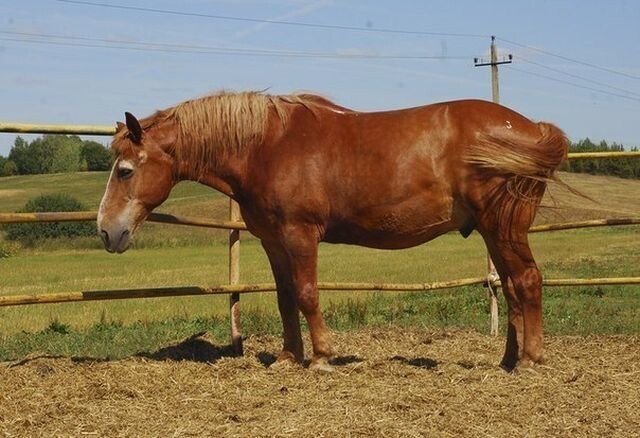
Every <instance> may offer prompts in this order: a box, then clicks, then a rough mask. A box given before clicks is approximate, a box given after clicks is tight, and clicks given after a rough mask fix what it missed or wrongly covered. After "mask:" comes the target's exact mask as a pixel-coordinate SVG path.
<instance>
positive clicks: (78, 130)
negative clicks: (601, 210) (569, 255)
mask: <svg viewBox="0 0 640 438" xmlns="http://www.w3.org/2000/svg"><path fill="white" fill-rule="evenodd" d="M0 132H9V133H20V134H77V135H82V134H84V135H113V134H115V132H116V128H115V126H108V125H66V124H48V123H47V124H42V123H18V122H0ZM632 157H640V151H623V152H570V153H569V155H568V157H567V158H568V159H569V160H579V159H586V158H589V159H603V158H632Z"/></svg>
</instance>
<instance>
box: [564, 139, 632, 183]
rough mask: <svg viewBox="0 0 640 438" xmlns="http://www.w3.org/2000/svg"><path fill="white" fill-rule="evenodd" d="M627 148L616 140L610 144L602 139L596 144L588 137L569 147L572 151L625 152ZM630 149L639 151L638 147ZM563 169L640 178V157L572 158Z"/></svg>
mask: <svg viewBox="0 0 640 438" xmlns="http://www.w3.org/2000/svg"><path fill="white" fill-rule="evenodd" d="M625 150H626V149H625V148H624V146H623V145H621V144H618V143H616V142H613V143H611V144H608V143H607V142H606V141H604V140H602V141H601V142H600V143H598V144H596V143H593V142H592V141H591V140H590V139H588V138H585V139H584V140H580V141H578V142H577V143H573V144H572V145H571V147H570V149H569V151H570V152H624V151H625ZM628 150H630V151H638V148H637V147H633V148H630V149H628ZM561 170H564V171H567V172H577V173H589V174H591V175H611V176H617V177H620V178H636V179H640V159H638V158H635V157H634V158H604V159H598V160H596V159H580V160H571V161H567V162H566V163H565V164H564V166H563V167H562V169H561Z"/></svg>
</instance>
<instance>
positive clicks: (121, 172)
mask: <svg viewBox="0 0 640 438" xmlns="http://www.w3.org/2000/svg"><path fill="white" fill-rule="evenodd" d="M131 176H133V169H129V168H128V167H119V168H118V178H120V179H129V178H131Z"/></svg>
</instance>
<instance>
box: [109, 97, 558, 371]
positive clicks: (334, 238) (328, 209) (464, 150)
mask: <svg viewBox="0 0 640 438" xmlns="http://www.w3.org/2000/svg"><path fill="white" fill-rule="evenodd" d="M112 149H113V151H114V152H115V154H116V155H117V158H116V160H115V164H114V165H113V170H112V171H111V176H110V178H109V182H108V184H107V188H106V192H105V194H104V197H103V199H102V202H101V204H100V210H99V213H98V230H99V233H100V235H101V237H102V239H103V241H104V245H105V248H106V249H107V251H109V252H118V253H121V252H123V251H125V250H126V249H127V248H128V246H129V243H130V240H131V237H132V236H133V233H134V232H135V230H136V229H137V228H138V227H139V226H140V224H141V223H142V222H143V221H144V220H145V218H146V217H147V216H148V215H149V213H150V212H151V210H153V209H154V208H155V207H157V206H158V205H160V204H162V202H163V201H164V200H165V199H167V197H168V196H169V192H170V191H171V188H172V187H173V186H174V185H175V184H176V183H177V182H178V181H181V180H194V181H198V182H200V183H202V184H205V185H208V186H210V187H212V188H214V189H216V190H218V191H220V192H222V193H224V194H225V195H227V196H229V197H231V198H233V199H234V200H236V201H237V202H238V203H239V204H240V209H241V212H242V217H243V219H244V221H245V222H246V224H247V228H248V229H249V231H250V232H251V233H252V234H254V235H255V236H257V237H258V238H259V239H260V241H261V242H262V246H263V247H264V249H265V251H266V253H267V256H268V258H269V262H270V264H271V268H272V271H273V275H274V277H275V282H276V285H277V290H278V293H277V296H278V307H279V310H280V315H281V317H282V324H283V332H284V334H283V337H284V346H283V350H282V352H281V353H280V355H279V356H278V359H277V361H276V363H275V365H278V364H281V363H287V362H294V363H295V362H297V363H301V362H302V361H303V359H304V354H303V347H302V338H301V333H300V319H299V311H300V312H302V314H303V315H304V317H305V318H306V320H307V322H308V326H309V332H310V335H311V341H312V344H313V358H312V361H311V365H310V367H311V368H315V369H330V368H331V366H330V365H329V359H330V358H331V356H332V348H331V342H330V339H329V333H328V331H327V327H326V325H325V322H324V319H323V317H322V313H321V311H320V308H319V305H318V289H317V251H318V243H319V242H321V241H322V242H331V243H347V244H355V245H363V246H367V247H372V248H387V249H400V248H408V247H412V246H415V245H420V244H422V243H424V242H427V241H429V240H432V239H434V238H435V237H437V236H440V235H442V234H444V233H447V232H449V231H452V230H458V231H459V232H460V233H461V234H462V235H463V236H464V237H467V236H468V235H469V234H470V233H471V232H472V231H473V230H477V231H478V232H479V233H480V234H481V235H482V237H483V239H484V241H485V243H486V246H487V248H488V251H489V253H490V255H491V257H492V259H493V261H494V263H495V265H496V268H497V271H498V274H499V276H500V279H501V282H502V287H503V291H504V294H505V296H506V300H507V303H508V308H509V324H508V330H507V342H506V350H505V353H504V357H503V359H502V362H501V366H502V367H503V368H505V369H507V370H513V369H514V368H515V367H516V366H518V365H528V364H531V363H537V362H541V361H542V359H543V354H542V316H541V301H542V298H541V286H542V277H541V274H540V271H539V269H538V267H537V266H536V263H535V261H534V258H533V255H532V253H531V250H530V248H529V243H528V239H527V230H528V229H529V227H530V225H531V223H532V221H533V219H534V216H535V214H536V211H537V209H538V206H539V204H540V200H541V198H542V196H543V194H544V192H545V190H546V185H547V182H548V180H549V179H550V178H552V177H553V173H554V171H555V170H556V169H557V168H558V166H560V165H561V164H562V162H563V161H564V160H565V158H566V154H567V149H568V141H567V138H566V137H565V135H564V134H563V132H562V131H561V130H559V129H558V128H556V127H555V126H553V125H551V124H548V123H543V122H539V123H535V122H532V121H530V120H529V119H527V118H525V117H524V116H522V115H520V114H518V113H516V112H514V111H512V110H510V109H508V108H505V107H503V106H500V105H497V104H493V103H490V102H485V101H481V100H461V101H453V102H445V103H436V104H432V105H427V106H421V107H416V108H409V109H401V110H395V111H385V112H370V113H364V112H358V111H353V110H349V109H347V108H344V107H340V106H338V105H336V104H334V103H332V102H330V101H329V100H327V99H324V98H322V97H319V96H315V95H310V94H298V95H283V96H271V95H267V94H264V93H259V92H244V93H226V92H225V93H219V94H215V95H211V96H207V97H203V98H199V99H194V100H190V101H186V102H183V103H181V104H179V105H177V106H175V107H172V108H169V109H166V110H161V111H157V112H156V113H155V114H153V115H152V116H150V117H147V118H144V119H141V120H140V121H138V120H137V119H136V118H135V117H134V116H133V115H131V114H130V113H126V124H122V123H118V125H117V132H116V134H115V136H114V139H113V143H112Z"/></svg>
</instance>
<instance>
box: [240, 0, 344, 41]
mask: <svg viewBox="0 0 640 438" xmlns="http://www.w3.org/2000/svg"><path fill="white" fill-rule="evenodd" d="M332 4H333V0H321V1H318V2H315V3H310V4H308V5H305V6H303V7H302V8H299V9H295V10H293V11H291V12H289V13H287V14H284V15H280V16H278V17H272V18H269V20H271V21H284V20H289V19H291V18H298V17H303V16H305V15H309V14H310V13H312V12H314V11H317V10H318V9H322V8H324V7H326V6H329V5H332ZM269 24H270V23H257V24H254V25H252V26H249V27H248V28H246V29H244V30H241V31H239V32H236V33H235V34H233V35H231V37H230V40H237V39H240V38H244V37H246V36H248V35H252V34H255V33H257V32H260V31H261V30H262V29H263V28H264V27H266V26H268V25H269Z"/></svg>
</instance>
